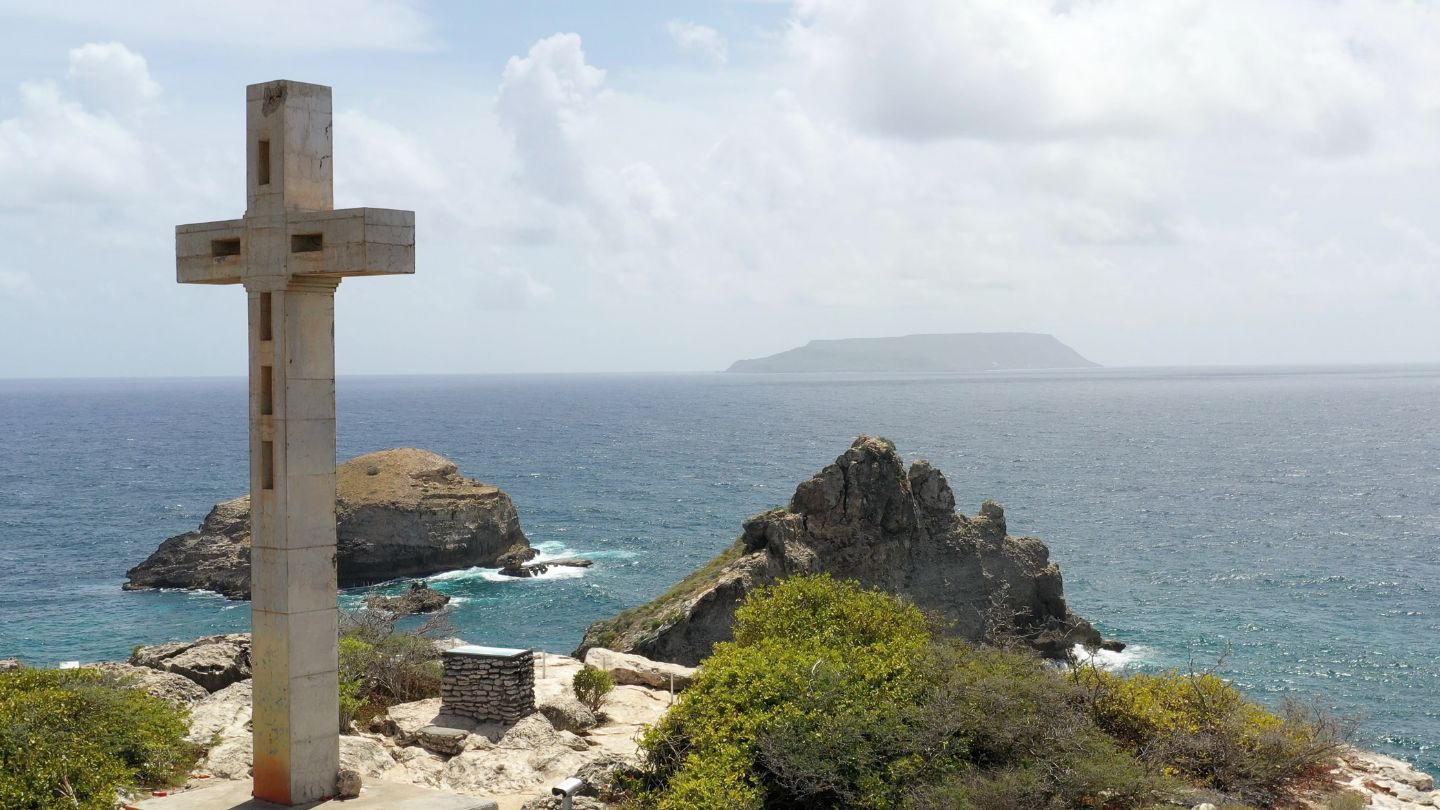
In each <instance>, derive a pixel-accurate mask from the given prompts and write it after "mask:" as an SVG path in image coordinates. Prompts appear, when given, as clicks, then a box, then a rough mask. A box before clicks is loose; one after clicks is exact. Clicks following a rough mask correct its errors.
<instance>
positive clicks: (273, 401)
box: [175, 81, 415, 805]
mask: <svg viewBox="0 0 1440 810" xmlns="http://www.w3.org/2000/svg"><path fill="white" fill-rule="evenodd" d="M245 102H246V124H245V138H246V141H245V151H246V156H247V166H248V168H247V170H246V190H247V192H248V200H249V204H248V207H247V208H246V210H245V217H244V218H243V219H232V220H226V221H223V222H206V223H201V224H198V225H181V226H179V227H177V228H176V229H175V255H176V270H177V275H178V277H179V280H180V283H182V284H244V285H245V291H246V293H247V294H248V296H249V299H250V523H251V526H250V538H251V550H250V570H251V600H252V601H251V610H252V623H253V628H254V637H253V647H252V653H251V657H252V666H253V669H254V695H255V698H254V700H255V703H254V716H253V725H254V735H255V796H256V797H257V798H260V799H265V800H268V801H271V802H276V803H279V804H287V805H290V804H300V803H303V802H308V801H313V800H316V799H319V798H321V797H323V796H329V795H331V794H332V793H333V792H334V789H335V775H336V770H337V768H338V766H339V765H338V763H339V707H338V700H339V698H338V683H337V675H336V670H337V661H336V658H337V655H336V621H337V612H336V601H335V288H336V287H337V286H339V284H340V279H341V278H343V277H345V276H372V275H386V274H395V273H414V272H415V214H414V213H413V212H411V211H391V210H386V209H383V208H351V209H346V210H341V211H336V210H333V209H334V206H335V202H334V184H333V181H332V170H333V161H332V159H331V154H332V152H331V137H330V136H331V131H330V127H331V115H330V88H328V87H322V86H320V85H315V84H302V83H300V82H290V81H275V82H267V83H265V84H252V85H250V86H249V87H247V88H246V90H245Z"/></svg>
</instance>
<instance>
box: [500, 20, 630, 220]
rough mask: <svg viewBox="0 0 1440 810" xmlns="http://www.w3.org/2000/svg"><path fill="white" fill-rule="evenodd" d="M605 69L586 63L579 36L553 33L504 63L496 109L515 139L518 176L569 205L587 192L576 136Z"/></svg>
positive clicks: (597, 90)
mask: <svg viewBox="0 0 1440 810" xmlns="http://www.w3.org/2000/svg"><path fill="white" fill-rule="evenodd" d="M604 81H605V71H603V70H601V69H600V68H597V67H594V66H593V65H590V64H588V63H586V61H585V51H584V49H583V48H582V47H581V44H580V36H579V35H578V34H555V35H554V36H551V37H547V38H545V39H542V40H540V41H539V42H536V43H535V44H534V46H532V47H531V48H530V52H529V53H528V54H527V55H525V56H523V57H520V56H512V57H510V60H509V61H508V62H506V64H505V72H504V75H503V76H502V78H501V82H500V93H499V98H498V100H497V102H496V112H497V114H498V116H499V120H500V124H501V125H502V126H504V127H505V128H506V129H508V130H509V131H510V132H511V133H512V134H513V135H514V137H515V151H516V154H517V155H518V156H519V158H520V163H521V174H522V178H523V180H524V181H525V182H526V183H527V184H528V185H529V186H530V187H531V188H533V189H534V190H536V191H537V192H539V193H540V194H542V195H543V196H545V197H547V198H549V199H551V200H552V201H555V202H558V203H569V202H573V201H575V200H579V199H583V198H585V197H586V196H587V195H588V193H589V192H588V188H587V184H586V170H585V166H584V158H583V156H582V154H581V152H580V140H581V137H582V135H583V133H584V130H585V127H586V121H587V117H588V115H589V113H590V110H591V108H592V105H593V102H594V100H595V97H596V94H597V93H598V92H599V90H600V87H601V85H602V84H603V83H604Z"/></svg>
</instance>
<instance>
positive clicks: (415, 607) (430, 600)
mask: <svg viewBox="0 0 1440 810" xmlns="http://www.w3.org/2000/svg"><path fill="white" fill-rule="evenodd" d="M448 604H450V597H449V596H446V595H445V594H443V593H440V592H439V591H437V590H435V589H434V588H431V587H430V586H429V585H426V584H425V583H424V582H412V583H411V584H410V589H409V590H408V591H406V592H405V593H402V594H401V595H399V596H378V595H377V596H367V597H365V606H366V607H368V608H370V609H371V610H383V611H385V612H387V613H393V614H395V615H396V616H410V615H413V614H416V613H434V612H435V611H437V610H440V609H441V608H443V607H445V606H446V605H448Z"/></svg>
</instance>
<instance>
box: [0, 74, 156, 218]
mask: <svg viewBox="0 0 1440 810" xmlns="http://www.w3.org/2000/svg"><path fill="white" fill-rule="evenodd" d="M142 158H143V152H142V149H141V145H140V141H139V140H138V139H137V138H136V136H135V134H134V132H132V131H131V130H130V129H129V128H127V127H126V126H125V125H124V124H122V123H121V122H120V121H118V120H117V119H115V118H112V117H110V116H109V115H105V114H97V113H95V112H92V111H90V110H87V109H85V108H84V107H82V106H81V105H80V104H79V103H78V102H75V101H72V100H69V99H67V98H65V96H64V94H63V93H62V91H61V89H60V87H59V86H58V85H57V84H56V83H54V82H51V81H38V82H27V83H25V84H23V85H21V86H20V110H19V112H18V114H17V115H16V116H15V117H13V118H8V119H4V120H0V205H31V204H45V203H55V202H62V203H89V202H95V201H96V200H97V198H98V199H101V200H110V201H114V200H118V199H120V198H122V197H124V196H126V195H130V194H134V193H135V191H136V190H137V189H138V188H139V187H140V185H141V184H142V183H143V181H144V178H145V169H144V161H143V159H142Z"/></svg>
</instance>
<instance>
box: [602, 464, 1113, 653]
mask: <svg viewBox="0 0 1440 810" xmlns="http://www.w3.org/2000/svg"><path fill="white" fill-rule="evenodd" d="M1005 528H1006V527H1005V512H1004V509H1002V508H1001V506H1000V505H999V504H997V503H995V502H993V501H987V502H985V504H984V505H983V506H982V507H981V509H980V514H979V515H977V516H975V517H967V516H965V515H961V514H958V513H957V512H956V511H955V495H954V493H953V492H952V491H951V489H950V484H949V483H948V482H947V481H946V480H945V476H944V475H943V474H942V473H941V472H940V471H939V470H937V469H935V468H934V467H931V466H930V465H929V463H927V462H924V461H917V462H915V463H914V464H913V465H911V466H910V469H909V471H908V472H907V471H906V469H905V467H904V465H903V464H902V462H901V459H900V454H899V453H897V452H896V450H895V445H893V444H891V443H890V442H889V441H886V440H884V439H876V438H871V437H869V436H861V437H860V438H859V439H856V440H855V443H854V444H853V445H852V446H851V447H850V449H849V450H847V451H846V452H845V453H844V454H843V455H841V456H840V457H839V458H837V459H836V460H835V463H834V464H831V465H830V466H828V467H826V468H825V469H823V470H821V471H820V472H819V473H817V474H816V475H815V477H813V478H811V479H810V480H809V481H806V482H804V483H802V484H801V485H800V486H799V487H797V488H796V490H795V496H794V497H793V498H792V499H791V501H790V504H789V506H787V507H784V508H781V509H775V510H772V511H770V512H765V513H764V514H761V515H757V516H755V517H753V518H751V519H750V520H748V521H746V522H745V533H744V535H743V536H742V537H741V538H740V539H739V540H738V541H737V542H736V544H735V545H734V546H732V547H731V548H730V549H729V550H727V551H726V552H724V553H723V554H721V555H720V556H719V557H718V558H716V559H715V560H713V561H711V562H710V563H709V564H707V565H706V566H705V567H703V568H701V569H700V570H698V571H696V572H695V573H693V574H691V575H690V576H689V577H687V578H686V579H685V580H684V581H682V582H681V583H680V584H679V585H678V586H676V587H675V588H674V589H672V590H671V591H670V592H669V593H667V594H665V595H664V596H661V597H660V598H659V599H657V600H655V601H654V602H651V603H649V604H647V605H642V606H641V607H638V608H635V609H633V610H628V611H626V612H624V613H621V614H620V615H619V616H617V617H615V618H614V619H610V620H607V621H601V622H597V623H596V624H594V625H591V627H590V629H589V630H588V631H586V633H585V639H584V641H583V642H582V644H581V646H580V648H579V649H578V650H577V651H576V652H575V656H576V657H577V658H583V657H584V656H585V653H586V651H588V650H589V649H590V648H592V647H608V648H610V649H612V650H620V651H625V652H635V653H638V654H640V655H643V656H645V657H647V658H653V659H656V660H660V661H673V662H676V663H680V664H686V665H689V666H694V665H697V664H699V663H700V661H701V660H702V659H703V658H705V657H706V656H707V655H709V653H710V648H711V647H713V646H714V645H715V644H716V643H717V642H720V641H728V640H729V639H730V638H732V634H731V624H732V622H733V620H734V617H735V608H736V607H737V606H738V605H739V603H740V602H741V601H742V600H743V599H744V598H745V595H746V594H748V593H749V592H750V591H751V590H753V589H755V588H757V587H759V586H762V585H765V584H768V583H771V582H774V581H776V580H779V579H783V578H785V577H788V576H792V575H795V574H821V573H826V574H831V575H833V576H835V577H837V578H840V579H855V580H859V581H860V582H862V583H864V584H865V585H867V586H870V587H875V588H880V589H882V590H886V591H889V592H892V593H896V594H899V595H901V596H903V597H905V598H906V599H909V600H911V601H912V602H914V603H915V604H916V605H917V606H919V607H920V608H921V609H922V610H925V611H927V612H929V613H932V614H935V615H937V616H939V617H940V618H942V619H943V620H944V621H945V623H946V628H947V630H948V631H949V632H951V633H953V634H954V635H956V636H959V637H961V638H966V639H970V640H981V639H984V638H986V637H987V636H991V635H994V634H997V633H1004V632H1013V633H1018V634H1019V635H1021V636H1022V637H1024V638H1025V639H1027V640H1028V641H1029V642H1030V643H1031V644H1033V645H1034V646H1035V647H1036V648H1037V649H1039V650H1040V651H1041V652H1043V653H1045V654H1047V655H1051V656H1060V655H1063V654H1064V653H1065V652H1066V651H1068V650H1069V649H1070V648H1071V647H1073V645H1075V644H1077V643H1081V644H1087V645H1096V644H1099V643H1100V641H1101V639H1100V634H1099V633H1098V632H1096V631H1095V629H1094V628H1093V627H1091V626H1090V624H1089V622H1086V621H1085V620H1084V619H1082V618H1080V617H1079V616H1077V615H1075V614H1074V613H1072V612H1071V611H1070V609H1069V607H1068V606H1067V605H1066V603H1065V594H1064V588H1063V584H1062V582H1061V578H1060V569H1059V567H1058V566H1056V565H1055V564H1054V563H1052V562H1050V552H1049V549H1047V548H1046V547H1045V544H1044V543H1042V542H1040V541H1039V540H1038V539H1036V538H1033V537H1011V536H1009V535H1007V534H1006V533H1005Z"/></svg>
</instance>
